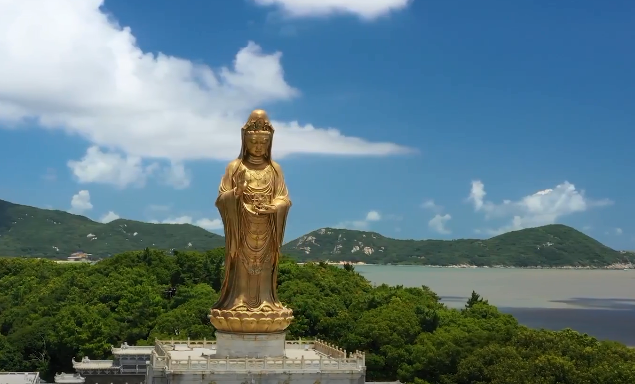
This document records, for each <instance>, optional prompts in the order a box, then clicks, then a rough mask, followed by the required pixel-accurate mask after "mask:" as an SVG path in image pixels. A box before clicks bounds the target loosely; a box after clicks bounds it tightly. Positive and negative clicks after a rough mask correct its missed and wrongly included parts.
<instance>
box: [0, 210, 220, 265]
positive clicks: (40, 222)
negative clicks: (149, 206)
mask: <svg viewBox="0 0 635 384" xmlns="http://www.w3.org/2000/svg"><path fill="white" fill-rule="evenodd" d="M224 245H225V240H224V238H223V237H222V236H219V235H216V234H214V233H210V232H208V231H206V230H204V229H202V228H199V227H196V226H194V225H189V224H150V223H142V222H138V221H132V220H123V219H119V220H115V221H112V222H110V223H108V224H102V223H98V222H95V221H92V220H91V219H89V218H87V217H84V216H79V215H73V214H70V213H68V212H63V211H54V210H48V209H40V208H34V207H29V206H26V205H19V204H13V203H9V202H7V201H3V200H0V255H2V256H28V257H47V258H67V257H68V256H70V254H71V253H73V252H76V251H78V250H83V251H84V252H88V253H91V254H93V255H95V256H96V257H105V256H110V255H113V254H117V253H121V252H125V251H130V250H134V249H143V248H145V247H153V248H159V249H173V248H176V249H188V248H189V249H192V250H201V251H202V250H205V249H212V248H217V247H222V246H224Z"/></svg>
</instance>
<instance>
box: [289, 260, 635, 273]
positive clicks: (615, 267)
mask: <svg viewBox="0 0 635 384" xmlns="http://www.w3.org/2000/svg"><path fill="white" fill-rule="evenodd" d="M308 263H311V262H303V263H298V264H299V265H304V264H308ZM315 263H317V262H315ZM325 263H326V264H328V265H337V266H344V265H346V264H350V265H352V266H362V265H363V266H392V267H400V266H404V267H412V266H417V267H426V268H461V269H575V270H580V269H588V270H598V269H603V270H616V271H619V270H624V271H627V270H635V264H633V263H615V264H611V265H605V266H590V265H587V266H576V265H563V266H555V267H549V266H542V265H536V266H525V267H520V266H510V265H492V266H487V265H486V266H477V265H470V264H457V265H428V264H370V263H364V262H362V261H359V262H351V261H326V262H325Z"/></svg>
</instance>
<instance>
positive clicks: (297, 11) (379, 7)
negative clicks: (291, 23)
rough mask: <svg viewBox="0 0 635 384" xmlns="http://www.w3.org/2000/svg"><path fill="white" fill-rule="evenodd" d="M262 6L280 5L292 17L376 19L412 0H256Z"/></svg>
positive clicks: (403, 6)
mask: <svg viewBox="0 0 635 384" xmlns="http://www.w3.org/2000/svg"><path fill="white" fill-rule="evenodd" d="M254 1H255V3H256V4H259V5H262V6H278V7H280V8H282V9H283V10H284V12H285V13H286V14H287V15H289V16H291V17H311V16H327V15H331V14H353V15H356V16H359V17H361V18H363V19H375V18H377V17H380V16H383V15H385V14H388V13H390V12H393V11H397V10H401V9H404V8H406V7H407V6H408V4H410V3H411V2H412V0H254Z"/></svg>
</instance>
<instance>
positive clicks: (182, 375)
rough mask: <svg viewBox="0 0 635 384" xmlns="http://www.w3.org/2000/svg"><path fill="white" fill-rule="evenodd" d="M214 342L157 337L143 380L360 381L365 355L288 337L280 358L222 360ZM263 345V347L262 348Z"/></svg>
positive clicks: (184, 383)
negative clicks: (288, 339)
mask: <svg viewBox="0 0 635 384" xmlns="http://www.w3.org/2000/svg"><path fill="white" fill-rule="evenodd" d="M217 346H218V345H217V342H216V341H207V340H197V341H193V340H187V341H185V340H183V341H176V340H171V341H161V340H157V341H156V344H155V348H154V351H152V356H151V360H150V363H149V364H148V373H147V375H146V380H147V381H146V384H207V383H216V384H245V383H247V384H269V383H271V384H278V383H302V384H314V383H324V384H327V383H328V384H330V383H334V384H335V383H337V384H364V383H365V381H366V380H365V379H366V365H365V355H364V353H362V352H359V351H356V352H353V353H347V352H346V351H344V350H342V349H339V348H337V347H335V346H333V345H330V344H328V343H325V342H322V341H319V340H315V341H286V342H284V354H283V355H282V356H280V357H261V358H253V357H245V358H229V357H225V358H221V357H218V356H217V352H219V351H218V349H217ZM263 348H264V349H266V347H263Z"/></svg>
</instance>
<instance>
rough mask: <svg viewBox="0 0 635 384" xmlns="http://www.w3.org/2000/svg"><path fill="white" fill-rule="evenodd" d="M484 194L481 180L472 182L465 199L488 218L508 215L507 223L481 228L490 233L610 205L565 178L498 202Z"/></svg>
mask: <svg viewBox="0 0 635 384" xmlns="http://www.w3.org/2000/svg"><path fill="white" fill-rule="evenodd" d="M486 195H487V193H486V192H485V185H484V184H483V183H482V182H481V181H480V180H475V181H472V188H471V190H470V195H469V197H468V200H469V201H470V202H471V203H472V205H473V206H474V210H475V211H476V212H482V213H484V214H485V218H486V219H488V220H489V219H495V218H511V223H509V224H508V225H505V226H503V227H500V228H498V229H487V230H485V231H484V232H486V233H489V234H500V233H504V232H509V231H515V230H519V229H523V228H529V227H538V226H541V225H547V224H553V223H556V222H557V220H558V219H559V218H561V217H563V216H568V215H571V214H574V213H578V212H584V211H587V210H588V209H590V208H594V207H603V206H607V205H611V204H613V202H612V201H611V200H609V199H600V200H594V199H591V198H588V197H586V196H585V193H584V191H582V190H577V189H576V187H575V185H573V184H571V183H569V182H568V181H565V182H564V183H562V184H559V185H557V186H555V187H554V188H552V189H545V190H542V191H539V192H536V193H534V194H532V195H528V196H525V197H523V198H521V199H520V200H517V201H512V200H503V202H502V203H500V204H495V203H493V202H491V201H487V200H485V196H486Z"/></svg>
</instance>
